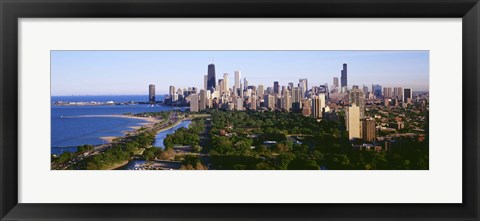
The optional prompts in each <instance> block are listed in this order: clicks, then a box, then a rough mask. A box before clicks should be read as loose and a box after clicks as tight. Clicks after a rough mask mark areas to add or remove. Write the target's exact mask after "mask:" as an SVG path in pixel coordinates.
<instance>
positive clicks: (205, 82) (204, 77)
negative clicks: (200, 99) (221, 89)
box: [203, 75, 208, 90]
mask: <svg viewBox="0 0 480 221" xmlns="http://www.w3.org/2000/svg"><path fill="white" fill-rule="evenodd" d="M207 84H208V75H203V89H205V90H208V89H207V87H208V86H207Z"/></svg>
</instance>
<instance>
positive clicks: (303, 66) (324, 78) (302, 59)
mask: <svg viewBox="0 0 480 221" xmlns="http://www.w3.org/2000/svg"><path fill="white" fill-rule="evenodd" d="M428 56H429V53H428V51H52V56H51V67H52V70H51V74H52V85H51V87H52V96H62V95H63V96H64V95H128V94H131V95H136V94H145V85H149V84H154V85H155V86H156V94H168V90H169V86H170V85H175V86H176V87H177V88H188V87H192V86H193V87H197V88H203V87H204V86H203V85H204V80H205V79H204V77H205V76H206V75H207V76H208V75H210V76H209V79H211V78H212V73H210V74H209V73H208V72H209V71H208V70H207V65H208V64H211V63H213V64H215V75H214V76H213V79H222V77H223V76H224V73H228V82H234V83H235V82H236V80H235V78H236V74H235V71H240V72H241V77H240V79H239V80H240V81H242V82H243V81H244V80H245V78H246V79H247V80H248V82H249V83H248V84H249V85H264V86H265V87H269V86H273V85H274V82H279V84H280V85H287V84H288V83H289V82H297V81H298V80H299V79H308V83H307V84H308V87H309V88H310V87H311V86H318V85H323V84H325V83H327V84H328V85H329V86H331V85H332V84H333V83H334V82H333V81H334V78H338V79H340V78H342V76H341V75H342V74H341V72H342V70H343V68H344V67H343V66H342V65H343V64H344V63H348V87H351V86H352V85H358V86H360V87H362V86H363V85H365V86H368V87H371V86H372V84H379V85H382V86H383V87H395V86H403V87H409V88H411V89H412V90H413V91H428V78H429V76H428V75H429V73H428V66H429V58H428ZM213 59H214V60H213ZM212 60H213V61H212ZM337 62H338V63H337ZM302 73H304V74H302ZM132 76H133V77H132ZM67 79H68V80H67ZM390 82H393V83H390ZM208 83H209V85H211V84H215V83H217V82H216V80H213V81H212V82H210V81H209V82H208ZM230 85H231V84H230ZM87 89H88V90H87Z"/></svg>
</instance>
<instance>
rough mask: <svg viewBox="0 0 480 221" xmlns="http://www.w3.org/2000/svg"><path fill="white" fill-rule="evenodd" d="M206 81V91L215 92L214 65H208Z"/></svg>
mask: <svg viewBox="0 0 480 221" xmlns="http://www.w3.org/2000/svg"><path fill="white" fill-rule="evenodd" d="M207 76H208V79H207V89H208V90H210V91H211V92H213V91H214V90H215V87H216V85H215V83H216V82H215V81H216V80H215V65H214V64H209V65H208V74H207Z"/></svg>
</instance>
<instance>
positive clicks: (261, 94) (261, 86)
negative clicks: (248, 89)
mask: <svg viewBox="0 0 480 221" xmlns="http://www.w3.org/2000/svg"><path fill="white" fill-rule="evenodd" d="M264 93H265V89H264V88H263V85H261V84H259V85H258V88H257V97H259V98H260V99H262V98H263V94H264Z"/></svg>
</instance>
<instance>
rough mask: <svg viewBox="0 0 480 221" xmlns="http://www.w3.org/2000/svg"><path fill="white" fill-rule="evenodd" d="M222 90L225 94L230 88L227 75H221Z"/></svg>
mask: <svg viewBox="0 0 480 221" xmlns="http://www.w3.org/2000/svg"><path fill="white" fill-rule="evenodd" d="M223 89H224V90H225V92H227V93H228V92H229V91H230V88H229V85H228V73H223Z"/></svg>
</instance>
